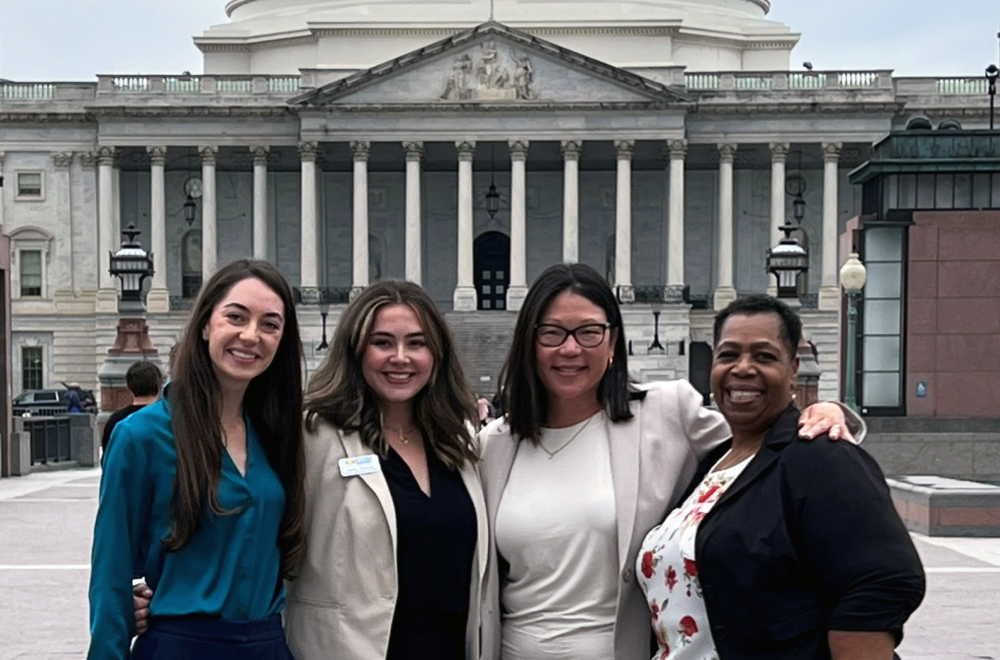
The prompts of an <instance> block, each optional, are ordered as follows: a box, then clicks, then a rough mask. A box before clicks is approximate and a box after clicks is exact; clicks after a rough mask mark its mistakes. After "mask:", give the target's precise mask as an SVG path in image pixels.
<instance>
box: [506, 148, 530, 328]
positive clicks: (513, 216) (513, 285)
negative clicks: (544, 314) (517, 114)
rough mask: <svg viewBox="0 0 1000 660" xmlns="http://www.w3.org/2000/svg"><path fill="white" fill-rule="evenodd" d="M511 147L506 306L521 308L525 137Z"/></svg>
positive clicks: (524, 281)
mask: <svg viewBox="0 0 1000 660" xmlns="http://www.w3.org/2000/svg"><path fill="white" fill-rule="evenodd" d="M508 146H509V149H510V282H509V284H508V286H507V309H508V311H511V312H517V311H520V310H521V304H522V303H523V302H524V297H525V296H527V295H528V208H527V195H528V181H527V167H526V165H527V159H528V141H527V140H511V141H510V143H509V145H508Z"/></svg>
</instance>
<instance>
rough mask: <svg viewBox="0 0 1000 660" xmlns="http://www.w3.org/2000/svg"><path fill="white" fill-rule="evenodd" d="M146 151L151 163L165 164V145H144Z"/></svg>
mask: <svg viewBox="0 0 1000 660" xmlns="http://www.w3.org/2000/svg"><path fill="white" fill-rule="evenodd" d="M146 153H147V154H149V163H150V164H151V165H165V164H166V163H167V148H166V147H146Z"/></svg>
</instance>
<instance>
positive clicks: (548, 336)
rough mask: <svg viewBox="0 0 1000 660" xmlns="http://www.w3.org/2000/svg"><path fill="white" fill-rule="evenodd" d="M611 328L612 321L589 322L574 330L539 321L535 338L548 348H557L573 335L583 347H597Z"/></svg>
mask: <svg viewBox="0 0 1000 660" xmlns="http://www.w3.org/2000/svg"><path fill="white" fill-rule="evenodd" d="M610 328H611V324H610V323H588V324H586V325H581V326H580V327H578V328H573V329H572V330H570V329H568V328H564V327H562V326H561V325H554V324H552V323H539V324H538V325H536V326H535V339H536V340H538V343H539V344H541V345H542V346H545V347H546V348H555V347H557V346H562V345H563V344H564V343H566V340H567V339H568V338H569V337H570V336H572V337H573V339H575V340H576V343H577V344H579V345H580V346H581V347H583V348H596V347H598V346H600V345H601V342H603V341H604V335H606V334H607V332H608V330H609V329H610Z"/></svg>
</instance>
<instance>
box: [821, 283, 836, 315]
mask: <svg viewBox="0 0 1000 660" xmlns="http://www.w3.org/2000/svg"><path fill="white" fill-rule="evenodd" d="M819 308H820V309H821V310H823V311H827V312H831V311H837V310H839V309H840V287H836V286H823V287H820V289H819Z"/></svg>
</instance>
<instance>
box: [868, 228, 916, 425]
mask: <svg viewBox="0 0 1000 660" xmlns="http://www.w3.org/2000/svg"><path fill="white" fill-rule="evenodd" d="M905 238H906V230H905V228H903V227H898V226H887V227H877V226H871V227H868V228H866V229H865V232H864V259H865V266H866V267H867V268H868V282H867V284H865V288H864V302H863V305H864V307H863V312H862V317H861V320H862V324H861V335H862V343H861V405H862V406H864V407H865V408H868V409H871V408H875V409H880V410H878V412H881V413H891V412H901V411H902V409H903V350H904V347H903V300H904V296H905V287H904V282H903V277H904V275H905V271H904V268H903V264H904V262H905V254H904V250H903V243H904V240H905ZM870 412H873V413H874V412H876V411H870Z"/></svg>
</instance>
